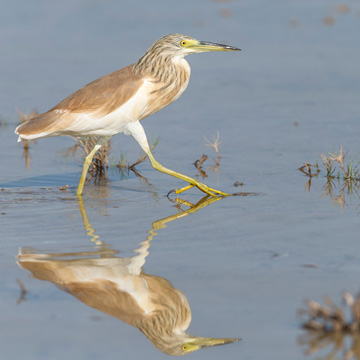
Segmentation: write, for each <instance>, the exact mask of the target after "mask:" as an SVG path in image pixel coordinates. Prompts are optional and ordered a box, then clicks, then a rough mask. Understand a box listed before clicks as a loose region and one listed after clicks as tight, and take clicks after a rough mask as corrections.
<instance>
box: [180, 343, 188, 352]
mask: <svg viewBox="0 0 360 360" xmlns="http://www.w3.org/2000/svg"><path fill="white" fill-rule="evenodd" d="M181 349H182V351H187V350H189V347H188V346H187V345H186V344H184V345H183V346H182V347H181Z"/></svg>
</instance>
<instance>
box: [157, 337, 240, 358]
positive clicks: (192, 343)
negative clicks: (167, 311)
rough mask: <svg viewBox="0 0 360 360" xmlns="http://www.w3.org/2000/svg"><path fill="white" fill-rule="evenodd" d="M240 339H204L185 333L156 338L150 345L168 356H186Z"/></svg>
mask: <svg viewBox="0 0 360 360" xmlns="http://www.w3.org/2000/svg"><path fill="white" fill-rule="evenodd" d="M240 340H241V339H233V338H205V337H195V336H190V335H188V334H186V333H183V334H177V335H175V334H173V336H171V337H163V338H156V339H153V340H152V343H153V344H154V345H155V346H156V347H157V348H158V349H159V350H161V351H162V352H164V353H166V354H168V355H175V356H182V355H188V354H190V353H192V352H194V351H197V350H200V349H204V348H208V347H212V346H218V345H226V344H231V343H236V342H238V341H240Z"/></svg>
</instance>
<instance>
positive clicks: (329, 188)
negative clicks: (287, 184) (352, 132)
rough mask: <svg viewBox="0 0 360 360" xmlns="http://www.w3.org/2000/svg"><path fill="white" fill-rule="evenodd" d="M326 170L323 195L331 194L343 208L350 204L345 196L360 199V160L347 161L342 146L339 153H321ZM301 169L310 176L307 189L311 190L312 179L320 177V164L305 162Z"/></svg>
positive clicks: (332, 198)
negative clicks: (356, 161)
mask: <svg viewBox="0 0 360 360" xmlns="http://www.w3.org/2000/svg"><path fill="white" fill-rule="evenodd" d="M320 156H321V159H322V165H323V167H324V171H325V178H326V183H325V185H324V186H323V190H324V192H323V194H322V197H325V196H329V197H330V198H331V200H332V202H333V203H334V205H337V204H338V205H340V207H341V209H343V208H344V206H345V205H346V206H347V205H348V204H347V203H346V201H345V197H346V196H347V197H350V198H351V197H355V198H356V199H357V200H359V201H360V195H359V190H360V169H359V162H358V163H354V161H353V160H349V161H346V156H347V153H345V152H344V151H343V149H342V147H340V152H339V154H332V153H329V155H328V156H326V155H324V154H320ZM299 170H300V171H301V172H302V173H303V174H304V175H305V176H307V177H308V178H309V180H308V182H307V183H306V186H305V189H306V190H308V191H310V188H311V182H312V179H313V178H314V177H315V178H318V177H319V174H320V173H321V172H322V170H321V169H320V166H319V164H318V163H317V162H316V163H315V164H312V163H307V162H305V163H304V165H303V166H301V167H300V168H299Z"/></svg>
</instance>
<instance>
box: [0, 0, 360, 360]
mask: <svg viewBox="0 0 360 360" xmlns="http://www.w3.org/2000/svg"><path fill="white" fill-rule="evenodd" d="M344 4H345V5H347V6H348V11H344V8H339V5H344ZM0 6H1V9H0V10H1V11H0V14H1V15H0V16H1V21H0V28H1V31H0V34H1V35H0V36H1V42H2V54H1V57H0V65H1V66H0V69H1V70H0V71H1V74H0V77H1V79H2V81H1V83H0V95H1V96H0V105H1V107H0V116H1V124H2V125H1V127H0V142H1V151H2V153H1V155H2V156H1V157H0V168H1V169H2V170H1V172H0V188H1V189H2V191H1V197H0V207H1V208H0V213H1V215H0V223H1V245H0V259H1V262H0V271H1V274H2V276H1V283H0V291H1V297H0V299H1V306H2V312H1V320H2V321H1V325H0V345H1V351H2V354H3V357H4V358H6V359H19V358H21V357H25V356H26V358H27V359H49V358H51V359H63V358H67V359H98V358H105V359H107V358H114V357H115V356H118V355H120V354H121V357H124V358H125V357H127V358H134V359H140V358H143V357H144V356H146V358H147V359H162V358H168V356H167V355H165V353H164V352H162V351H159V350H158V349H156V347H154V346H153V345H152V342H151V341H149V339H147V338H146V336H144V335H143V334H142V333H141V332H140V331H139V330H138V329H137V328H136V327H134V326H131V325H129V324H126V323H125V322H124V321H121V320H119V319H118V318H116V317H111V316H109V315H106V314H105V313H104V312H102V310H101V309H96V308H93V307H90V306H87V305H85V304H84V303H83V302H81V301H79V300H78V299H76V297H75V296H74V295H73V294H71V293H70V294H69V293H67V292H66V291H64V287H61V286H60V287H57V286H56V285H59V284H56V282H55V283H54V281H50V280H48V279H44V280H39V279H37V278H36V276H35V277H31V276H30V274H31V271H30V270H24V269H22V268H20V267H19V266H18V264H17V261H19V259H17V258H16V256H17V255H18V253H19V249H24V248H25V249H32V250H31V251H30V250H28V251H30V252H31V253H34V254H44V253H45V254H60V253H70V255H69V254H68V257H70V258H72V259H78V257H79V253H82V254H83V253H86V252H96V251H98V252H99V251H100V250H101V249H102V248H103V247H104V246H105V248H106V249H110V250H109V251H110V252H111V251H115V252H116V253H115V255H116V257H120V258H124V259H129V258H131V257H134V256H136V253H134V252H133V251H132V250H133V249H138V248H139V247H140V246H141V243H143V242H144V241H147V240H149V236H151V235H152V234H153V233H154V231H155V232H156V233H157V234H156V235H155V236H153V238H152V240H151V242H150V243H149V249H148V252H149V253H148V255H147V257H146V259H145V260H146V262H145V264H144V267H143V270H144V272H145V273H146V274H149V275H150V276H159V277H161V278H163V279H166V280H168V281H170V282H171V284H172V286H173V287H174V288H175V289H179V290H180V291H181V292H182V293H183V294H184V295H185V297H186V299H187V301H188V303H189V305H190V308H191V312H192V322H191V324H190V326H189V329H188V332H189V333H190V334H192V335H195V336H203V337H219V338H220V337H228V338H242V341H241V342H239V343H235V344H230V345H226V346H218V347H214V348H211V349H204V350H200V351H198V352H196V353H194V354H192V355H190V356H191V357H193V358H194V359H218V358H220V357H221V358H224V359H233V358H244V359H260V358H267V359H293V360H294V359H304V358H314V359H315V358H319V359H322V358H325V356H326V354H327V353H329V352H330V347H328V348H326V349H325V350H323V351H320V352H317V353H315V354H313V355H312V356H309V357H308V356H307V355H305V351H306V346H300V345H299V344H298V342H299V336H301V335H302V334H304V331H303V330H302V329H301V327H300V322H299V320H298V318H297V316H296V311H297V309H299V308H300V307H301V306H302V304H303V301H304V299H306V298H311V299H315V300H318V301H320V302H322V296H323V295H325V294H327V295H329V296H330V297H331V298H332V299H334V301H335V302H337V303H340V298H341V293H342V291H344V290H348V291H349V292H351V293H353V294H355V293H357V292H358V290H359V280H358V279H359V272H360V256H359V245H358V238H359V221H358V216H359V215H358V212H359V210H358V206H359V201H358V198H356V196H351V195H349V194H347V193H346V194H345V196H346V202H347V206H344V208H343V209H341V207H340V206H339V205H335V206H334V203H333V201H332V200H331V198H330V197H329V196H327V195H326V196H323V194H324V185H325V184H326V181H325V179H324V178H323V177H322V176H321V175H320V176H319V178H313V180H312V184H311V189H310V191H308V190H307V189H306V188H305V187H306V183H307V181H308V179H307V178H306V177H305V176H303V175H302V174H301V173H300V172H299V171H298V170H297V169H298V168H299V167H300V166H302V165H303V163H304V161H306V162H315V161H319V163H320V164H321V158H320V156H319V154H320V153H328V152H336V151H339V150H340V146H341V145H342V146H343V148H344V150H346V151H349V154H348V157H352V158H353V159H355V160H357V157H358V138H359V137H358V131H357V130H358V114H359V101H358V99H359V97H360V88H359V83H360V81H359V80H360V72H359V66H358V64H359V63H360V49H359V46H358V37H357V35H356V34H358V33H359V30H360V16H359V11H360V4H358V3H357V2H354V1H343V2H341V3H339V2H337V1H329V0H326V1H325V0H324V1H317V2H316V4H315V3H306V2H299V1H295V0H294V1H288V2H287V3H286V5H284V3H283V2H281V1H272V2H271V4H269V2H268V1H258V2H249V1H229V2H221V1H200V2H196V3H195V4H194V3H193V2H190V1H183V2H181V4H177V5H176V6H175V5H173V4H172V5H169V4H168V2H165V1H159V2H156V3H155V4H154V3H150V2H145V1H140V0H138V1H134V2H131V4H129V3H126V5H125V4H123V3H121V2H116V1H107V2H96V1H93V2H87V1H86V2H85V1H78V2H76V4H74V2H71V1H62V2H61V6H60V3H59V5H53V4H50V3H48V2H45V1H33V2H31V5H30V3H29V2H24V1H19V2H16V3H15V2H11V3H10V2H9V3H8V4H2V5H0ZM176 7H178V8H176ZM139 9H140V10H139ZM341 9H343V10H341ZM345 10H346V9H345ZM329 19H330V20H329ZM331 19H332V20H331ZM325 20H326V22H327V24H330V25H326V24H325V22H324V21H325ZM332 21H333V23H332ZM331 24H332V25H331ZM171 32H181V33H186V34H188V35H191V36H194V37H197V38H199V39H203V40H208V41H214V42H225V43H229V44H231V45H234V46H238V47H240V48H242V52H241V53H218V54H200V55H193V56H189V57H188V61H189V63H190V65H191V67H192V78H191V80H190V85H189V87H188V89H187V91H186V92H185V93H184V94H183V96H182V97H181V98H180V99H178V100H177V101H176V102H175V103H174V104H172V105H171V106H169V107H168V108H166V109H164V110H162V111H161V112H159V113H158V114H156V115H154V116H152V117H151V118H149V119H145V120H144V122H143V125H144V128H145V130H146V132H147V134H148V137H149V139H150V140H151V139H152V138H153V137H155V138H156V137H157V136H160V142H159V144H158V145H157V147H156V149H155V152H154V155H155V157H156V158H157V160H158V161H159V162H160V163H163V164H164V165H166V166H168V167H170V168H172V169H174V170H177V171H179V172H182V173H186V174H188V175H190V176H196V175H197V170H196V169H195V167H194V166H193V162H194V161H195V160H196V159H199V158H200V157H201V155H202V154H203V153H205V154H207V155H208V156H209V159H208V160H207V162H205V164H204V166H203V167H204V169H205V170H206V172H207V174H208V177H207V178H205V179H204V182H206V183H207V184H209V185H210V186H212V187H215V188H219V189H221V190H223V191H226V192H238V191H243V192H250V193H255V194H257V196H242V197H230V198H226V199H222V200H219V201H215V202H213V203H210V204H204V203H201V204H200V205H199V208H198V209H197V208H196V207H195V208H192V211H190V212H191V213H187V212H185V211H186V210H187V209H188V206H186V205H181V207H180V208H178V207H176V206H175V204H174V203H173V202H171V201H170V200H169V199H168V198H167V197H166V194H167V193H168V191H169V190H171V189H174V188H177V187H180V186H182V185H183V184H182V182H181V181H179V180H177V179H175V178H170V177H168V176H167V175H165V174H161V173H158V172H156V171H154V170H153V169H152V168H151V166H150V164H149V163H148V162H145V163H142V164H140V165H139V166H138V167H137V169H138V170H139V171H140V172H141V174H142V176H144V177H146V178H147V180H148V182H145V181H141V180H140V179H139V178H138V177H136V176H135V175H134V174H130V176H129V177H125V178H121V177H120V175H119V174H118V173H116V172H115V171H112V170H110V173H109V181H108V183H107V184H106V185H103V186H97V185H94V184H92V183H91V184H89V185H87V186H86V188H85V194H84V204H82V203H79V202H78V200H77V199H76V196H75V192H76V186H77V183H78V180H79V176H80V172H81V162H80V159H79V158H76V159H73V158H71V157H70V158H67V159H66V158H64V156H63V155H62V153H63V152H64V151H65V150H66V149H67V148H68V147H70V146H72V145H73V141H72V140H71V139H69V138H53V139H43V140H39V141H38V142H37V143H36V144H31V145H30V163H29V166H28V169H26V166H25V158H24V157H22V152H23V149H22V145H21V144H19V143H17V142H16V136H15V135H13V130H14V128H15V126H16V125H17V122H18V120H17V115H16V109H20V110H21V111H24V112H30V111H31V110H32V109H33V108H34V107H36V108H37V109H38V110H39V111H40V112H42V111H46V110H48V109H49V108H50V107H51V106H53V105H54V104H56V103H57V102H58V101H59V100H61V99H62V98H64V97H65V96H67V95H68V94H69V93H71V92H72V91H74V90H76V89H77V88H79V87H80V86H82V85H84V84H85V83H87V82H89V81H91V80H93V79H95V78H96V77H98V76H101V75H104V74H106V73H108V72H111V71H113V70H115V69H117V68H120V67H122V66H125V65H127V64H129V63H131V62H133V61H135V60H136V59H137V58H138V57H139V56H140V55H141V54H142V53H143V52H144V51H145V50H146V49H147V47H148V46H150V45H151V43H152V42H153V41H154V40H155V39H157V38H158V37H160V36H162V35H164V34H166V33H171ZM217 131H219V133H220V141H221V147H220V153H221V156H222V158H221V160H220V167H219V169H218V172H214V171H212V170H211V169H209V168H208V167H210V166H211V165H213V160H212V158H215V157H216V154H215V152H214V151H213V150H212V149H210V148H208V147H206V146H205V145H204V144H205V143H206V140H205V139H204V137H206V138H207V139H209V140H212V137H213V136H216V133H217ZM112 144H113V149H112V152H111V156H112V158H113V159H114V160H116V159H119V157H120V151H123V152H124V153H125V155H126V158H127V159H128V161H129V162H133V161H135V160H136V159H137V157H138V154H139V153H140V149H139V147H138V145H137V144H136V143H135V141H134V140H133V139H131V138H129V137H126V136H124V135H118V136H116V137H115V138H114V139H113V140H112ZM236 181H238V182H243V183H244V185H243V186H241V187H234V185H233V184H234V183H235V182H236ZM67 184H69V187H68V188H67V189H66V190H64V191H61V190H59V189H60V187H62V186H65V185H67ZM338 194H340V193H339V187H338V188H337V192H335V195H338ZM182 198H183V199H184V200H186V201H187V202H189V203H191V204H196V203H198V202H199V201H201V199H202V195H201V194H200V193H199V192H198V191H197V190H190V191H188V193H185V194H184V195H183V196H182ZM202 205H207V206H204V207H201V206H202ZM195 210H196V211H195ZM179 214H180V215H179ZM186 215H188V216H186ZM84 219H85V220H84ZM86 219H88V220H86ZM164 219H165V220H164ZM89 224H91V226H90V227H89ZM154 229H156V230H154ZM152 230H153V231H152ZM89 231H90V232H89ZM149 231H150V233H149ZM93 232H95V234H96V235H97V236H98V238H96V239H94V238H93V236H91V234H92V233H93ZM92 240H96V241H92ZM99 249H100V250H99ZM22 251H24V250H22ZM117 251H119V253H118V252H117ZM74 253H77V254H74ZM111 254H112V253H111ZM84 257H86V256H85V255H82V256H81V258H84ZM20 260H21V259H20ZM124 261H125V260H124ZM87 266H88V265H87ZM38 277H40V275H38ZM18 280H20V282H21V284H23V286H24V288H25V289H26V294H25V295H24V294H23V297H21V287H20V286H19V283H18V282H17V281H18ZM336 358H339V359H340V358H341V353H339V354H338V357H336Z"/></svg>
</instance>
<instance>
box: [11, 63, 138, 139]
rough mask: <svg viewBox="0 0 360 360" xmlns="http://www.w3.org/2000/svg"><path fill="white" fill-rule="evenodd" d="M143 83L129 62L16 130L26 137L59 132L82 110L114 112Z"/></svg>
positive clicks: (101, 112)
mask: <svg viewBox="0 0 360 360" xmlns="http://www.w3.org/2000/svg"><path fill="white" fill-rule="evenodd" d="M142 83H143V77H142V76H139V75H134V74H133V72H132V65H129V66H127V67H125V68H123V69H120V70H117V71H114V72H113V73H111V74H108V75H105V76H103V77H101V78H99V79H97V80H95V81H93V82H91V83H90V84H87V85H85V86H84V87H83V88H81V89H79V90H78V91H76V92H74V93H73V94H71V95H70V96H68V97H67V98H66V99H64V100H62V101H61V102H60V103H59V104H57V105H56V106H55V107H53V108H52V109H50V110H49V111H48V112H46V113H44V114H40V115H37V116H35V117H34V118H32V119H30V120H28V121H26V122H25V123H24V124H22V125H20V126H19V127H18V128H17V129H16V130H15V132H16V133H17V134H19V135H20V137H23V138H25V139H26V138H29V139H30V138H36V137H42V136H51V135H55V134H56V135H57V134H59V133H61V131H64V130H66V129H67V127H68V126H69V125H71V124H72V122H73V121H75V120H76V118H77V117H78V116H79V114H81V113H84V114H92V115H93V116H94V117H97V118H101V117H103V116H105V115H107V114H109V113H111V112H112V111H114V110H115V109H117V108H119V107H120V106H121V105H122V104H124V103H125V102H127V101H128V100H129V99H130V98H131V97H132V96H134V95H135V93H136V91H137V90H138V88H139V87H140V86H141V85H142ZM37 135H39V136H37Z"/></svg>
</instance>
